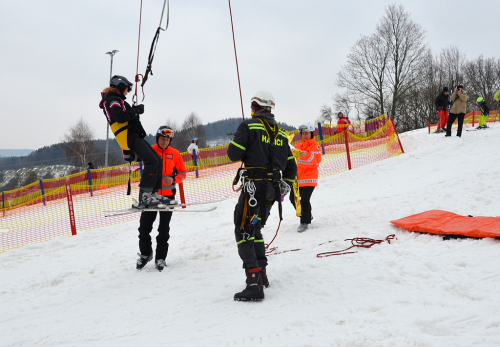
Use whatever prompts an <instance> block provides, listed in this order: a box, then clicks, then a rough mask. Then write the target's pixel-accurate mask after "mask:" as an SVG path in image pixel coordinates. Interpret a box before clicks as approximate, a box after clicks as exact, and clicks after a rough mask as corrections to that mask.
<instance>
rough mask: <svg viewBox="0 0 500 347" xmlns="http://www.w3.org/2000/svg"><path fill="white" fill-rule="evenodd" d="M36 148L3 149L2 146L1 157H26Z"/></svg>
mask: <svg viewBox="0 0 500 347" xmlns="http://www.w3.org/2000/svg"><path fill="white" fill-rule="evenodd" d="M33 151H34V149H1V148H0V157H24V156H26V155H28V154H30V153H31V152H33Z"/></svg>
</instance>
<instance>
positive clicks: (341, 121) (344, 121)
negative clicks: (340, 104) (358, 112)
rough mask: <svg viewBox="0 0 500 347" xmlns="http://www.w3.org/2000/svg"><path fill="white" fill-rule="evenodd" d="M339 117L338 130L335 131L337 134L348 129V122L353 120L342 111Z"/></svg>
mask: <svg viewBox="0 0 500 347" xmlns="http://www.w3.org/2000/svg"><path fill="white" fill-rule="evenodd" d="M338 118H339V120H338V122H337V131H335V134H340V133H341V132H343V131H344V130H346V129H347V126H346V124H351V121H350V120H349V118H347V117H346V116H344V114H343V113H342V112H339V113H338Z"/></svg>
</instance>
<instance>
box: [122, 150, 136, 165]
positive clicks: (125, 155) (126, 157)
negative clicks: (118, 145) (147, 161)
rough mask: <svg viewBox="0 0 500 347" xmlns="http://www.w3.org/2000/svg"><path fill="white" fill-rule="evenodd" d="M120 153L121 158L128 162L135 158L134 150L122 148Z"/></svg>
mask: <svg viewBox="0 0 500 347" xmlns="http://www.w3.org/2000/svg"><path fill="white" fill-rule="evenodd" d="M122 153H123V160H125V161H128V162H129V163H131V162H133V161H134V159H135V154H134V152H132V151H127V150H124V149H122Z"/></svg>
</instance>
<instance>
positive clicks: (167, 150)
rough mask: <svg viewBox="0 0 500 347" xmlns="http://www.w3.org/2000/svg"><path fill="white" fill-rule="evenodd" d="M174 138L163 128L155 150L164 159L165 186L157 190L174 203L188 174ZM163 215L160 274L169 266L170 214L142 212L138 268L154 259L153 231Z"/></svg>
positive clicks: (158, 246)
mask: <svg viewBox="0 0 500 347" xmlns="http://www.w3.org/2000/svg"><path fill="white" fill-rule="evenodd" d="M173 138H174V131H173V130H172V129H171V128H170V127H168V126H166V125H165V126H161V127H160V128H158V130H157V131H156V144H155V145H153V149H154V150H155V151H156V153H157V154H158V155H159V156H160V158H161V167H162V181H161V182H162V186H161V188H160V190H159V191H158V193H159V194H161V195H162V196H164V197H166V198H168V199H170V200H174V199H175V194H176V189H175V185H176V184H178V183H181V182H182V181H183V180H184V179H185V178H186V174H187V170H186V166H185V165H184V161H183V160H182V157H181V154H180V152H179V151H178V150H176V149H175V148H172V147H171V146H170V145H171V141H172V140H173ZM158 213H159V214H160V224H159V225H158V236H157V237H156V252H155V266H156V269H157V270H158V271H160V272H161V271H162V270H163V269H164V268H165V267H166V266H167V264H166V262H165V260H166V258H167V253H168V240H169V239H170V220H171V218H172V212H171V211H168V210H167V211H160V212H157V211H144V212H142V213H141V219H140V222H139V250H140V253H139V254H138V256H139V259H138V260H137V266H136V268H137V269H138V270H141V269H142V268H144V266H146V264H147V263H148V262H149V261H151V260H152V259H153V248H152V245H151V235H150V234H151V231H152V230H153V223H154V221H155V220H156V216H157V215H158Z"/></svg>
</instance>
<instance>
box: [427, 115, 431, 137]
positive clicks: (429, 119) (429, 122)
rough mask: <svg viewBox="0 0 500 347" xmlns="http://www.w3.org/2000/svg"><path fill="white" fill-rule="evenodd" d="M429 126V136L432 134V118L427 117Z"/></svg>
mask: <svg viewBox="0 0 500 347" xmlns="http://www.w3.org/2000/svg"><path fill="white" fill-rule="evenodd" d="M427 124H428V125H429V134H430V133H431V117H427Z"/></svg>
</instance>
